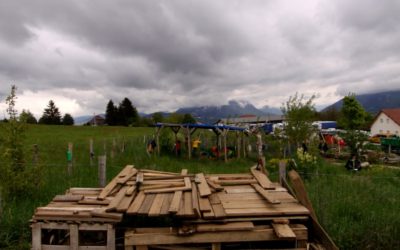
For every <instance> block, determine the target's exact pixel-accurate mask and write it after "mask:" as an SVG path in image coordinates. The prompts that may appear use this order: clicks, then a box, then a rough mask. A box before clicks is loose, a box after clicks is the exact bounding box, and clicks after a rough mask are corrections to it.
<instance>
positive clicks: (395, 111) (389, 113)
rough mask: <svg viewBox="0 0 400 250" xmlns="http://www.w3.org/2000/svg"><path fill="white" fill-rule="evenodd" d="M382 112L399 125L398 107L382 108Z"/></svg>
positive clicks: (399, 114)
mask: <svg viewBox="0 0 400 250" xmlns="http://www.w3.org/2000/svg"><path fill="white" fill-rule="evenodd" d="M381 112H382V113H384V114H386V115H387V116H389V118H390V119H392V120H393V121H394V122H395V123H397V124H398V125H400V108H397V109H382V111H381Z"/></svg>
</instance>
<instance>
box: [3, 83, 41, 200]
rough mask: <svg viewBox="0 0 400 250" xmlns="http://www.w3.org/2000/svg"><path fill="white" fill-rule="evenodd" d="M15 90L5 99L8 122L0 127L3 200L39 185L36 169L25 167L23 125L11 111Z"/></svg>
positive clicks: (15, 88) (39, 176)
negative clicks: (0, 130)
mask: <svg viewBox="0 0 400 250" xmlns="http://www.w3.org/2000/svg"><path fill="white" fill-rule="evenodd" d="M16 91H17V87H16V86H15V85H13V86H12V87H11V92H10V95H9V96H7V98H6V104H7V105H8V107H7V114H8V116H9V118H8V122H7V123H3V124H2V133H1V138H0V141H1V143H0V162H1V164H0V173H1V174H0V192H1V194H2V197H3V198H4V199H5V200H8V199H11V198H13V199H15V198H19V197H21V196H26V195H28V194H30V192H33V191H34V190H35V188H36V187H38V185H39V184H40V182H41V170H40V168H39V166H33V167H30V168H28V167H27V165H26V160H25V152H24V141H25V130H26V126H25V122H21V121H19V119H18V111H17V110H16V108H15V103H16V99H17V96H16Z"/></svg>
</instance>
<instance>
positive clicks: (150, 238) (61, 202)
mask: <svg viewBox="0 0 400 250" xmlns="http://www.w3.org/2000/svg"><path fill="white" fill-rule="evenodd" d="M137 216H141V217H148V218H149V219H151V218H159V217H160V218H161V217H166V218H170V219H171V218H173V219H174V220H175V221H179V222H180V223H181V226H179V227H177V226H176V225H160V226H159V227H156V228H154V227H153V228H143V227H137V228H135V227H134V228H128V229H126V230H125V246H126V249H134V247H135V248H136V249H148V248H150V249H180V248H182V247H183V248H185V247H186V246H187V244H189V243H190V244H191V245H192V246H191V247H194V246H193V245H202V246H203V247H205V248H206V249H207V248H209V249H211V248H212V249H221V247H222V248H224V249H225V248H229V247H228V246H227V245H226V244H233V243H232V242H242V243H243V244H244V243H249V242H250V243H254V244H256V243H257V242H267V243H268V242H270V243H271V242H272V243H271V244H274V246H275V245H276V244H278V245H279V244H281V243H282V245H283V246H286V248H291V249H296V248H305V247H307V241H308V237H307V235H308V229H307V227H306V226H305V225H306V223H307V221H308V220H309V218H310V210H309V209H308V208H306V207H305V206H303V205H302V204H300V203H299V201H298V200H297V199H295V198H294V197H293V196H292V195H291V194H290V193H289V192H288V190H287V189H286V188H284V187H282V186H280V185H279V184H278V183H273V182H271V181H270V180H269V179H268V177H267V176H266V175H265V174H263V173H261V172H260V171H258V170H257V169H256V168H255V167H253V168H251V171H250V173H246V174H218V175H205V174H203V173H198V174H189V173H188V171H187V170H185V169H183V170H182V171H181V172H180V173H172V172H163V171H155V170H146V169H136V168H134V167H133V166H131V165H128V166H126V167H125V168H124V169H122V171H121V172H120V173H119V174H118V175H117V176H116V177H115V178H114V179H113V180H111V181H110V183H108V185H107V186H106V187H104V188H70V189H69V190H67V191H66V193H65V194H64V195H57V196H56V197H55V198H54V199H53V200H52V201H51V202H50V203H49V204H48V205H47V206H44V207H39V208H37V209H36V211H35V214H34V216H33V218H32V232H33V233H32V247H33V249H52V246H49V244H47V243H48V242H42V239H43V236H46V237H47V236H48V235H46V234H48V231H46V230H49V229H52V230H67V231H68V235H69V237H70V238H69V241H68V242H69V245H68V244H67V245H60V246H57V247H56V248H54V247H53V248H54V249H68V248H69V247H71V249H114V248H115V231H114V230H115V228H118V225H119V223H122V224H123V219H129V218H130V219H133V220H135V218H136V217H137ZM90 225H93V226H90ZM170 226H174V227H173V228H170ZM84 230H92V231H96V230H100V231H105V232H106V235H107V241H106V242H107V243H106V245H104V246H101V248H96V247H98V246H88V247H87V246H84V247H83V246H81V245H79V241H80V239H79V232H81V231H84ZM155 236H156V237H155ZM44 243H46V244H44ZM65 244H66V243H65ZM287 246H289V247H287Z"/></svg>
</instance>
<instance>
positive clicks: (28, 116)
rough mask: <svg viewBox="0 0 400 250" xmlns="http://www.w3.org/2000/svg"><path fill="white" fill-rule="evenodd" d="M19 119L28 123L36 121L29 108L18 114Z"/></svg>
mask: <svg viewBox="0 0 400 250" xmlns="http://www.w3.org/2000/svg"><path fill="white" fill-rule="evenodd" d="M19 121H21V122H25V123H29V124H36V123H37V120H36V118H35V116H34V115H33V114H32V113H31V112H30V111H29V110H25V109H23V110H22V112H21V114H20V115H19Z"/></svg>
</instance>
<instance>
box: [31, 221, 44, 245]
mask: <svg viewBox="0 0 400 250" xmlns="http://www.w3.org/2000/svg"><path fill="white" fill-rule="evenodd" d="M31 227H32V250H41V249H42V228H41V223H33V224H32V226H31Z"/></svg>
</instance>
